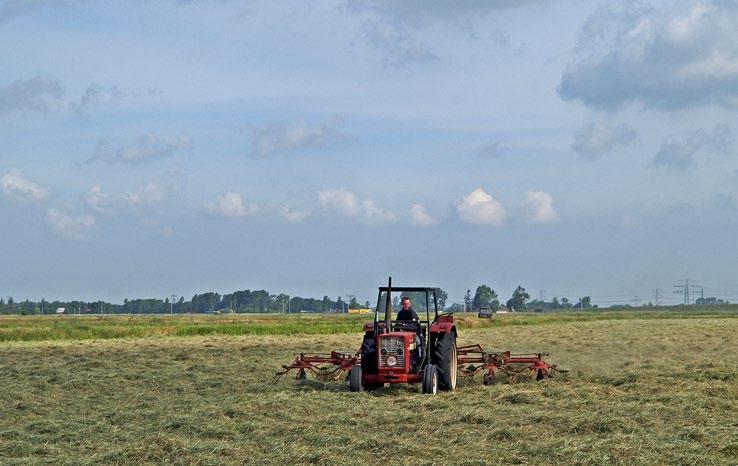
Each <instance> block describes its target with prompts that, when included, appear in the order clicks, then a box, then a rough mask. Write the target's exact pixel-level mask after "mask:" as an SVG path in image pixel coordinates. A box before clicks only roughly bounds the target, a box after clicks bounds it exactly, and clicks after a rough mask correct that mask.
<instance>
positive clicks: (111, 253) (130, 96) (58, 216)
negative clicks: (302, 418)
mask: <svg viewBox="0 0 738 466" xmlns="http://www.w3.org/2000/svg"><path fill="white" fill-rule="evenodd" d="M736 31H738V3H736V2H735V1H732V0H713V1H674V2H651V3H648V2H636V1H629V2H622V3H618V2H601V3H597V2H589V1H555V0H552V1H536V0H528V1H511V0H499V1H485V2H479V1H454V2H447V1H440V0H435V1H420V0H410V1H405V2H391V1H382V0H361V1H343V0H341V1H324V2H258V1H225V0H221V1H216V0H191V1H175V0H150V1H145V0H136V1H134V0H130V1H126V2H113V1H93V0H87V1H83V0H67V1H46V0H33V1H32V0H26V1H22V0H15V1H13V0H5V1H0V45H1V46H0V215H2V216H3V218H4V219H5V225H6V227H5V228H4V229H3V230H2V233H0V235H2V237H1V239H2V240H1V241H0V254H1V255H2V257H3V259H4V261H3V262H4V264H5V267H2V269H0V286H1V287H2V288H1V289H0V295H12V296H14V297H16V298H25V297H28V298H35V299H38V298H41V297H46V298H77V299H96V298H98V297H103V298H106V299H110V300H114V301H120V300H122V299H123V298H125V297H129V298H130V297H164V296H167V295H169V294H171V293H176V294H179V295H185V296H191V295H192V294H194V293H195V292H201V291H207V290H216V291H231V290H235V289H246V288H250V289H255V288H267V289H269V290H273V291H285V292H288V293H292V294H295V295H304V296H318V297H320V296H322V295H323V294H329V295H331V296H334V297H335V296H337V295H339V294H340V295H346V294H354V295H357V296H359V297H360V298H363V299H371V300H373V298H374V289H375V287H376V286H377V285H378V284H379V283H380V282H382V281H384V280H385V279H386V276H387V275H389V274H392V275H393V276H394V277H395V280H396V282H398V283H406V284H413V285H418V284H423V285H425V284H428V285H438V286H441V287H443V288H444V289H446V290H448V292H449V295H450V296H451V298H452V300H460V299H461V297H462V296H463V294H464V291H465V290H466V289H467V288H472V290H473V289H474V287H476V286H477V285H479V284H481V283H485V284H489V285H491V286H492V287H493V288H494V289H495V290H497V291H498V292H499V293H500V294H501V295H502V296H505V297H506V296H509V294H510V293H511V292H512V290H513V289H514V287H515V286H516V285H518V284H522V285H523V286H525V287H526V288H527V289H528V290H529V291H530V292H531V294H533V295H535V296H538V290H541V289H543V290H546V293H545V295H546V297H547V298H549V299H550V298H551V297H553V296H555V295H558V296H570V297H576V296H581V295H591V296H593V301H594V302H595V303H598V302H599V303H600V304H603V305H606V304H610V303H613V302H633V301H634V299H635V297H636V296H638V297H639V299H641V300H652V295H653V290H654V289H656V288H661V289H662V295H664V296H666V298H665V299H663V300H662V301H663V302H678V300H679V297H678V296H675V295H672V293H671V290H672V287H673V285H674V284H675V283H676V282H677V280H680V279H683V278H692V279H693V280H695V281H696V282H699V283H701V284H703V285H704V286H705V287H706V294H708V295H718V296H722V297H727V298H729V299H734V300H735V299H738V276H737V275H736V266H735V264H736V263H737V262H738V249H737V248H736V240H735V237H736V235H735V233H736V231H738V230H737V229H736V227H738V159H737V157H736V155H738V149H737V148H736V145H735V132H736V131H737V130H738V125H737V123H738V120H737V119H736V116H737V112H736V109H737V108H738V33H737V32H736Z"/></svg>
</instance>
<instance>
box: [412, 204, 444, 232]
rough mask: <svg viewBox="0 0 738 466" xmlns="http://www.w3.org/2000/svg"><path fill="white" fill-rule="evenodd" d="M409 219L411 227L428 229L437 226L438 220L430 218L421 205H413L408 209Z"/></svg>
mask: <svg viewBox="0 0 738 466" xmlns="http://www.w3.org/2000/svg"><path fill="white" fill-rule="evenodd" d="M410 219H411V221H412V223H413V225H417V226H419V227H429V226H433V225H436V224H438V220H436V219H435V218H433V217H431V216H430V215H429V214H428V212H427V211H426V210H425V207H424V206H423V205H422V204H413V205H412V206H411V207H410Z"/></svg>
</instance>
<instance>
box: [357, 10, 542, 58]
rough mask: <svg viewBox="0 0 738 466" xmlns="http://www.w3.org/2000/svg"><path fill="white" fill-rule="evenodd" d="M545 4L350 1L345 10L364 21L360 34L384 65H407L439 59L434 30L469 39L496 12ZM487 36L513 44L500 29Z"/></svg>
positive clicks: (505, 43) (488, 22)
mask: <svg viewBox="0 0 738 466" xmlns="http://www.w3.org/2000/svg"><path fill="white" fill-rule="evenodd" d="M544 2H545V0H487V1H476V0H457V1H453V2H451V1H428V0H405V1H393V0H351V1H348V2H346V6H345V8H344V9H345V11H348V12H351V13H354V14H357V15H361V16H363V17H364V18H365V21H364V23H363V25H362V31H361V35H363V37H364V38H365V39H366V40H367V41H368V42H369V44H370V45H371V46H372V47H374V48H375V49H377V50H378V51H379V52H381V53H382V55H383V56H384V59H383V63H384V64H385V65H391V66H405V65H409V64H412V63H422V62H428V61H432V60H436V59H437V58H438V57H437V56H436V54H435V52H434V51H433V50H432V49H431V47H429V46H428V45H427V44H426V42H427V41H429V40H432V39H433V37H432V36H431V34H430V33H429V31H430V30H433V29H434V27H437V26H442V27H446V28H450V29H451V30H452V31H456V32H460V33H462V34H464V35H465V36H466V37H467V38H477V37H479V36H478V35H477V34H476V33H475V31H474V29H475V25H476V26H480V25H481V26H489V24H490V23H491V21H490V19H489V17H490V16H491V14H492V13H493V12H495V11H499V10H501V9H505V8H516V7H520V6H524V5H527V4H535V3H544ZM435 34H437V32H435ZM488 36H489V38H490V39H491V41H492V42H493V43H495V44H496V45H507V44H508V43H509V42H510V39H509V37H508V36H507V34H506V33H505V32H504V31H501V30H499V29H497V28H494V29H492V30H491V31H489V34H488Z"/></svg>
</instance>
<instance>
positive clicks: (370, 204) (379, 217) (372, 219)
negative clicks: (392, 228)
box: [361, 199, 395, 223]
mask: <svg viewBox="0 0 738 466" xmlns="http://www.w3.org/2000/svg"><path fill="white" fill-rule="evenodd" d="M361 208H362V211H363V212H362V213H363V220H364V221H365V222H367V223H388V222H394V221H395V214H393V213H392V212H390V211H388V210H385V209H383V208H381V207H378V206H377V205H376V204H374V201H371V200H368V199H367V200H365V201H362V203H361Z"/></svg>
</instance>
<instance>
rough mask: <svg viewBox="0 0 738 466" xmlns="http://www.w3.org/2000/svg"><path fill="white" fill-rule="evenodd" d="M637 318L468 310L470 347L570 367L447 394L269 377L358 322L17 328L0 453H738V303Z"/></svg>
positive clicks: (165, 456) (555, 458) (600, 460)
mask: <svg viewBox="0 0 738 466" xmlns="http://www.w3.org/2000/svg"><path fill="white" fill-rule="evenodd" d="M625 314H628V313H622V314H619V315H620V317H612V316H611V318H606V319H601V318H590V317H581V316H580V317H577V315H559V316H553V317H552V316H524V317H520V318H521V319H523V320H521V321H520V322H518V323H517V324H511V323H508V324H493V323H485V324H484V325H485V326H486V327H485V326H480V327H477V328H471V329H469V327H470V326H471V324H472V323H474V322H478V321H472V320H470V321H468V322H467V324H468V325H467V326H466V327H464V326H463V325H462V329H461V337H460V343H461V344H466V343H477V342H480V343H483V344H484V345H485V346H488V347H490V348H495V349H511V350H514V351H531V350H545V351H548V352H550V353H551V354H552V357H551V358H550V359H551V360H552V362H555V363H558V364H559V365H560V366H562V367H566V368H569V369H571V370H572V371H571V372H570V373H569V374H568V376H566V377H563V378H556V379H551V380H547V381H545V382H543V383H521V384H501V385H496V386H492V387H486V386H483V385H482V384H481V381H476V382H467V381H465V382H462V384H461V386H460V388H459V390H457V391H456V392H453V393H442V394H440V395H437V396H435V397H430V396H423V395H420V394H419V391H418V389H417V388H416V387H394V388H385V389H382V390H378V391H377V392H372V393H359V394H356V393H349V392H348V391H347V387H346V384H345V383H333V384H327V385H325V386H324V385H323V384H320V383H317V382H312V381H309V382H307V383H304V384H302V385H298V384H296V383H295V382H294V381H292V380H281V381H279V382H277V383H276V384H273V383H272V382H271V378H272V375H273V374H274V372H275V371H276V370H277V369H278V368H279V366H280V364H282V363H286V362H287V361H289V360H290V359H291V354H292V352H293V351H296V350H300V349H310V350H328V349H331V348H335V349H345V350H355V349H356V348H357V347H358V345H359V338H360V337H359V335H358V333H353V334H347V333H341V332H336V333H332V334H329V335H304V334H303V335H294V336H284V335H230V334H227V332H224V333H225V334H215V335H196V336H189V337H182V336H150V337H143V338H114V339H86V340H85V339H75V338H73V337H72V336H71V334H70V336H69V337H68V338H66V339H56V340H53V339H52V340H46V341H18V340H22V339H21V338H7V339H6V340H13V341H5V342H3V343H0V387H2V389H0V414H1V415H0V463H4V464H15V463H28V464H38V463H44V462H46V463H54V464H98V463H121V464H127V463H162V462H167V463H180V464H223V463H237V464H243V463H280V464H294V463H298V464H299V463H326V464H339V463H341V464H345V463H368V464H377V463H383V462H389V463H406V464H433V463H435V464H447V463H457V464H459V463H464V464H485V463H490V464H496V463H508V464H509V463H519V464H534V463H542V464H575V463H578V464H654V463H656V464H736V463H738V380H737V379H738V376H737V374H738V363H737V362H736V359H735V355H736V354H737V353H738V340H736V337H735V335H736V334H737V333H738V316H737V315H735V314H732V315H731V314H719V315H711V314H702V315H694V314H691V315H681V316H677V315H675V314H669V315H665V314H663V313H662V315H660V316H659V315H653V314H643V315H635V316H633V315H632V313H630V314H628V315H627V316H626V315H625ZM218 317H222V316H218ZM556 317H558V319H557V318H556ZM673 317H686V318H673ZM516 318H518V317H516ZM125 319H126V318H124V319H119V321H116V322H125ZM144 319H148V318H144ZM241 319H242V320H241V321H236V322H232V325H242V326H247V324H248V318H246V319H247V321H243V319H244V318H241ZM268 319H270V318H267V320H268ZM307 319H316V320H315V321H309V322H312V323H313V324H314V325H316V326H317V325H319V324H320V322H321V321H320V319H319V318H317V317H313V316H310V317H307ZM525 319H532V320H528V321H527V323H524V322H525ZM535 319H540V320H539V321H536V320H535ZM357 320H358V321H359V322H360V321H362V320H365V319H364V317H361V318H358V319H357ZM0 321H1V322H2V323H0V328H2V329H4V330H5V329H8V328H11V327H13V328H22V327H23V326H26V327H29V326H30V327H32V326H33V322H34V321H23V322H25V323H23V322H21V323H20V324H18V322H17V321H15V322H16V323H14V324H8V322H9V320H2V319H0ZM513 321H514V319H513V320H511V321H510V322H513ZM36 322H38V319H36ZM93 322H94V321H93ZM144 322H145V321H144ZM323 322H325V321H323ZM299 323H300V322H287V323H286V324H285V325H295V324H299ZM137 324H140V325H141V326H144V327H145V326H146V324H145V323H142V322H139V321H137V320H136V319H134V320H132V321H130V322H129V323H128V324H122V323H118V324H116V325H120V326H122V327H124V328H125V327H126V325H137ZM170 324H171V322H170ZM219 324H223V325H226V326H227V325H228V322H219ZM271 324H272V325H277V324H276V323H275V322H272V323H271ZM329 324H331V325H332V324H342V322H340V321H337V322H334V321H330V322H329ZM45 325H48V324H47V322H46V321H43V319H42V322H41V323H40V324H39V326H40V327H42V328H43V327H44V326H45ZM87 325H91V326H93V327H94V325H92V324H90V323H89V322H87ZM203 325H206V324H203ZM175 327H176V326H175ZM328 328H329V330H328V331H332V330H330V329H332V328H333V327H331V326H330V325H329V326H328ZM353 328H354V329H355V328H356V327H355V326H354V327H353ZM195 333H196V332H195ZM143 334H144V335H148V334H147V333H145V332H144V333H143ZM11 335H12V334H11ZM85 335H89V334H85ZM85 335H82V336H81V337H80V338H89V337H88V336H85ZM154 335H157V334H156V333H155V334H154ZM164 335H167V334H166V333H164ZM168 335H173V334H171V333H170V334H168ZM185 335H191V334H185ZM118 336H119V335H118ZM36 340H38V339H37V338H36Z"/></svg>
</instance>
